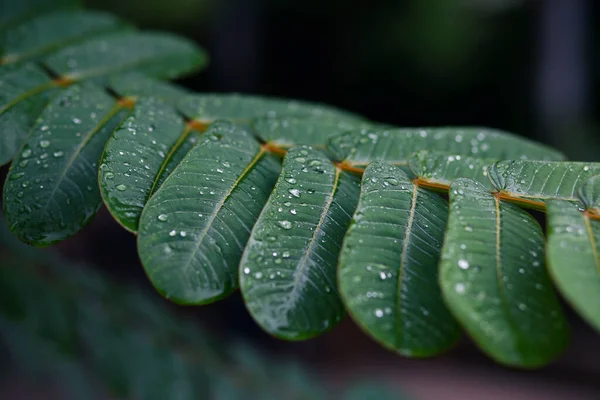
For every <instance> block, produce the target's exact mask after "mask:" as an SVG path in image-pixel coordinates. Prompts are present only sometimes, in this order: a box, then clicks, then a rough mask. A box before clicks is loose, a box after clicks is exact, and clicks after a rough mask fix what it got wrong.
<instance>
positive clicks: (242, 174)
mask: <svg viewBox="0 0 600 400" xmlns="http://www.w3.org/2000/svg"><path fill="white" fill-rule="evenodd" d="M278 172H279V163H278V161H277V160H276V159H275V158H274V157H273V156H271V155H269V154H268V153H266V152H265V150H264V149H263V148H262V147H261V146H260V145H259V144H258V142H257V141H256V140H255V139H254V138H253V137H252V136H251V135H250V134H249V133H248V132H247V131H245V130H243V129H241V128H240V127H237V126H235V125H231V124H229V123H218V124H214V125H213V126H211V128H210V129H209V130H208V131H207V132H206V133H205V135H203V136H202V138H201V139H200V141H199V142H198V144H197V145H196V146H195V147H194V148H193V149H192V150H190V152H189V153H188V154H187V155H186V156H185V157H184V159H183V160H182V161H181V163H179V165H178V166H177V168H175V170H174V171H173V172H172V173H171V175H169V177H168V178H167V179H165V181H164V183H163V184H162V186H161V187H160V189H159V190H157V191H156V193H155V194H154V195H153V196H152V197H151V199H150V200H149V201H148V203H147V204H146V207H145V208H144V211H143V212H142V215H141V219H140V225H139V232H138V252H139V255H140V258H141V260H142V264H143V265H144V268H145V270H146V273H147V275H148V277H149V278H150V280H151V281H152V283H153V285H154V286H155V288H156V289H157V290H158V291H159V292H160V293H162V294H163V295H164V296H165V297H167V298H170V299H171V300H173V301H174V302H176V303H180V304H203V303H209V302H212V301H215V300H217V299H220V298H223V297H225V296H227V295H228V294H230V293H231V292H232V291H233V290H234V289H236V288H237V287H238V279H237V271H238V264H239V261H240V257H241V255H242V251H243V249H244V247H245V246H246V242H247V240H248V237H249V235H250V230H251V229H252V226H253V225H254V222H255V221H256V218H257V217H258V215H259V213H260V211H261V209H262V207H263V205H264V204H265V202H266V201H267V198H268V196H269V193H270V192H271V188H272V187H273V185H274V184H275V180H276V178H277V174H278Z"/></svg>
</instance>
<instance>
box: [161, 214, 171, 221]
mask: <svg viewBox="0 0 600 400" xmlns="http://www.w3.org/2000/svg"><path fill="white" fill-rule="evenodd" d="M167 219H169V216H168V215H167V214H160V215H159V216H158V220H159V221H163V222H164V221H166V220H167Z"/></svg>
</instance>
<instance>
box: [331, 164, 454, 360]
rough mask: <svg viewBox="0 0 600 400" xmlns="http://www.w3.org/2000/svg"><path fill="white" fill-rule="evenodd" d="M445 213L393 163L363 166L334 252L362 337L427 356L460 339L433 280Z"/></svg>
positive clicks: (444, 207) (440, 201)
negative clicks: (341, 238) (346, 223)
mask: <svg viewBox="0 0 600 400" xmlns="http://www.w3.org/2000/svg"><path fill="white" fill-rule="evenodd" d="M447 217H448V205H447V203H446V201H445V200H443V199H442V198H441V197H440V196H438V195H437V194H435V193H431V192H429V191H427V190H424V189H421V188H419V187H417V186H416V185H415V184H414V183H413V182H412V181H411V180H410V179H409V178H408V176H407V175H406V174H405V173H404V172H403V171H401V170H400V169H399V168H397V167H393V166H391V165H389V164H385V163H379V162H374V163H372V164H371V165H369V166H368V167H367V169H366V170H365V173H364V175H363V178H362V185H361V193H360V198H359V203H358V207H357V208H356V212H355V214H354V217H353V219H352V224H351V225H350V229H348V232H347V234H346V237H345V239H344V246H343V248H342V253H341V255H340V266H339V272H338V282H339V286H340V293H341V294H342V299H343V300H344V303H345V305H346V308H347V309H348V312H349V313H350V315H351V316H352V318H353V319H354V320H355V321H356V322H357V323H358V324H359V325H360V326H361V327H362V328H363V329H364V330H365V331H366V332H367V333H368V334H369V335H371V336H372V337H373V338H374V339H375V340H377V341H378V342H380V343H381V344H383V345H384V346H385V347H387V348H390V349H392V350H394V351H397V352H399V353H401V354H404V355H407V356H413V357H427V356H433V355H435V354H438V353H440V352H442V351H444V350H446V349H448V348H449V347H450V346H451V345H453V344H454V343H455V342H456V341H457V340H458V338H459V336H460V328H459V326H458V324H457V323H456V321H455V320H454V317H452V315H451V314H450V312H449V311H448V310H447V308H446V306H445V305H444V302H443V300H442V296H441V292H440V288H439V284H438V263H439V259H440V252H441V248H442V243H443V240H444V230H445V228H446V219H447Z"/></svg>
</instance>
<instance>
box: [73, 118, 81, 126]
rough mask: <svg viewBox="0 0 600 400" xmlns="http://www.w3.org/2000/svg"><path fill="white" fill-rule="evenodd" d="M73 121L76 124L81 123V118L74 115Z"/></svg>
mask: <svg viewBox="0 0 600 400" xmlns="http://www.w3.org/2000/svg"><path fill="white" fill-rule="evenodd" d="M73 123H74V124H75V125H79V124H80V123H81V120H80V119H79V118H75V117H73Z"/></svg>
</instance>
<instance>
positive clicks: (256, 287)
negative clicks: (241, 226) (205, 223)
mask: <svg viewBox="0 0 600 400" xmlns="http://www.w3.org/2000/svg"><path fill="white" fill-rule="evenodd" d="M358 191H359V185H358V178H356V177H355V176H353V175H350V174H348V173H345V172H342V171H341V170H340V169H339V168H337V167H335V166H334V165H333V164H332V163H331V162H330V161H329V159H327V158H326V157H325V155H324V154H323V153H321V152H319V151H316V150H313V149H312V148H310V147H307V146H298V147H294V148H293V149H291V150H290V151H289V152H288V153H287V155H286V157H285V159H284V161H283V170H282V172H281V175H280V177H279V180H278V181H277V184H276V185H275V189H274V190H273V193H272V194H271V196H270V197H269V200H268V202H267V204H266V206H265V207H264V209H263V211H262V212H261V214H260V217H259V219H258V221H257V222H256V224H255V225H254V228H253V230H252V235H251V237H250V240H249V241H248V246H247V247H246V250H245V251H244V255H243V257H242V261H241V263H240V287H241V290H242V295H243V296H244V300H245V303H246V306H247V307H248V309H249V311H250V313H251V314H252V316H253V317H254V319H255V320H256V321H257V322H258V324H259V325H260V326H261V327H262V328H263V329H264V330H266V331H267V332H269V333H270V334H272V335H275V336H277V337H280V338H284V339H290V340H302V339H308V338H311V337H314V336H317V335H319V334H321V333H323V332H325V331H327V330H329V329H331V328H332V327H333V326H334V325H335V324H337V323H338V322H339V321H340V320H341V318H342V317H343V315H344V307H343V305H342V303H341V301H340V298H339V295H338V290H337V287H336V279H335V278H336V266H337V259H338V255H339V252H340V248H341V245H342V240H343V237H344V234H345V232H346V229H347V228H348V224H349V223H350V219H351V215H352V212H353V211H354V208H355V206H356V202H357V199H358Z"/></svg>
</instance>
